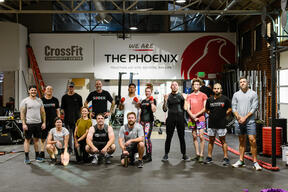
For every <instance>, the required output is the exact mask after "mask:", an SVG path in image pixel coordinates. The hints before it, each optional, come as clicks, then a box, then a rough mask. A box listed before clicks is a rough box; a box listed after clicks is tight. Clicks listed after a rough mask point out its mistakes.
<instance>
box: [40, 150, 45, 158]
mask: <svg viewBox="0 0 288 192" xmlns="http://www.w3.org/2000/svg"><path fill="white" fill-rule="evenodd" d="M39 157H41V158H42V159H45V153H44V151H41V152H40V154H39Z"/></svg>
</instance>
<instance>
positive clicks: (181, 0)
mask: <svg viewBox="0 0 288 192" xmlns="http://www.w3.org/2000/svg"><path fill="white" fill-rule="evenodd" d="M185 2H186V0H176V3H185Z"/></svg>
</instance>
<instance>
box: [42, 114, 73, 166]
mask: <svg viewBox="0 0 288 192" xmlns="http://www.w3.org/2000/svg"><path fill="white" fill-rule="evenodd" d="M62 124H63V122H62V119H60V118H59V117H56V119H55V127H54V128H52V129H51V130H50V131H49V134H48V138H47V145H46V150H47V152H48V154H49V155H50V158H51V160H52V163H54V164H55V163H56V162H57V158H56V156H57V155H59V154H60V157H61V163H62V164H63V165H64V166H66V165H68V163H69V153H68V140H69V131H68V130H67V129H66V128H65V127H62ZM63 146H64V147H63Z"/></svg>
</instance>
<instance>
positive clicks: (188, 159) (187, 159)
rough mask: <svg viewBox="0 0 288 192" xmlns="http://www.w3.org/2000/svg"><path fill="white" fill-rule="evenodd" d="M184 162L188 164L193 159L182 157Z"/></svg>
mask: <svg viewBox="0 0 288 192" xmlns="http://www.w3.org/2000/svg"><path fill="white" fill-rule="evenodd" d="M182 160H183V161H186V162H189V161H190V160H191V159H190V158H189V157H188V156H187V155H183V156H182Z"/></svg>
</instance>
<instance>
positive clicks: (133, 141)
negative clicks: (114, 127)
mask: <svg viewBox="0 0 288 192" xmlns="http://www.w3.org/2000/svg"><path fill="white" fill-rule="evenodd" d="M127 119H128V124H125V125H123V126H122V127H121V128H120V131H119V140H118V141H119V145H120V147H121V149H122V155H121V164H122V165H123V166H125V167H127V166H128V163H130V164H133V163H134V161H135V159H134V155H135V153H137V152H138V154H139V159H138V166H137V167H138V168H142V167H143V160H142V157H143V154H144V150H145V145H144V132H143V128H142V126H141V125H140V124H139V123H136V114H135V113H134V112H130V113H128V114H127Z"/></svg>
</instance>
